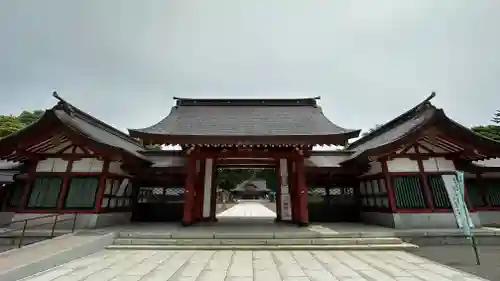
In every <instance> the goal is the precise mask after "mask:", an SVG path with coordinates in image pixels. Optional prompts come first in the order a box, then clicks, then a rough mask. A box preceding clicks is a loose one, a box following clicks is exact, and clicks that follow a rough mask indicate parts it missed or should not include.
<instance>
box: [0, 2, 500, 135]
mask: <svg viewBox="0 0 500 281" xmlns="http://www.w3.org/2000/svg"><path fill="white" fill-rule="evenodd" d="M499 15H500V1H498V0H489V1H488V0H484V1H482V0H448V1H447V0H440V1H436V0H414V1H410V0H408V1H403V0H387V1H384V0H373V1H352V0H349V1H346V0H329V1H326V0H325V1H314V0H282V1H278V0H260V1H259V0H253V1H251V0H247V1H238V0H226V1H223V0H220V1H218V0H210V1H201V0H200V1H190V0H177V1H167V0H164V1H161V0H158V1H152V0H149V1H146V0H143V1H137V0H106V1H103V0H86V1H68V0H44V1H34V0H1V1H0V93H1V98H2V99H1V101H0V114H17V113H19V112H20V111H21V110H22V109H28V110H33V109H39V108H48V107H51V106H52V105H53V104H54V103H55V100H54V99H53V98H52V96H51V93H52V91H53V90H54V89H56V90H57V91H58V92H59V93H60V95H61V96H62V97H64V98H65V99H67V100H68V101H70V102H72V103H73V104H75V105H76V106H78V107H79V108H81V109H83V110H85V111H87V112H89V113H91V114H92V115H94V116H96V117H98V118H100V119H102V120H103V121H105V122H108V123H109V124H111V125H114V126H116V127H117V128H119V129H121V130H125V129H126V128H141V127H146V126H149V125H151V124H152V123H155V122H157V121H159V120H160V119H161V118H163V117H164V116H166V115H167V114H168V113H169V111H170V108H171V106H172V104H173V101H172V97H173V96H180V97H237V98H242V97H275V98H279V97H282V98H285V97H314V96H321V101H320V102H321V105H322V107H323V110H324V113H325V115H326V116H327V117H328V118H330V119H331V120H332V121H333V122H334V123H337V124H338V125H340V126H343V127H347V128H358V129H367V128H369V127H372V126H373V125H375V124H377V123H383V122H385V121H387V120H389V119H391V118H393V117H395V116H397V115H399V114H400V113H402V112H403V111H405V110H406V109H408V108H410V107H412V106H413V105H415V104H416V103H418V102H419V101H421V100H423V99H425V98H426V97H427V96H428V95H429V94H430V93H431V92H432V91H436V92H437V97H436V98H435V99H434V103H435V104H436V105H437V106H438V107H442V108H444V109H445V111H446V113H447V114H448V115H449V116H450V117H452V118H454V119H456V120H457V121H459V122H461V123H463V124H464V125H467V126H470V125H476V124H484V123H488V122H489V119H490V118H491V116H492V114H493V113H494V111H495V110H496V109H498V108H500V92H499V90H500V16H499Z"/></svg>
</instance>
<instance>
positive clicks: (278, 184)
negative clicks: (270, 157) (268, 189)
mask: <svg viewBox="0 0 500 281" xmlns="http://www.w3.org/2000/svg"><path fill="white" fill-rule="evenodd" d="M276 162H277V164H276V169H275V171H276V177H277V180H276V198H275V199H276V221H281V220H282V216H281V185H282V184H283V183H282V179H281V165H280V162H279V160H277V161H276Z"/></svg>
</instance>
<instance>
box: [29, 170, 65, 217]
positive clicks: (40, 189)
mask: <svg viewBox="0 0 500 281" xmlns="http://www.w3.org/2000/svg"><path fill="white" fill-rule="evenodd" d="M61 185H62V178H61V177H45V176H42V177H37V178H36V179H35V180H34V181H33V184H32V185H31V190H30V195H29V200H28V206H27V207H28V208H48V209H49V208H57V201H58V199H59V193H60V191H61Z"/></svg>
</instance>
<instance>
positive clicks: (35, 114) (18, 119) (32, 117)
mask: <svg viewBox="0 0 500 281" xmlns="http://www.w3.org/2000/svg"><path fill="white" fill-rule="evenodd" d="M43 113H44V111H43V110H35V111H26V110H24V111H23V112H21V114H19V115H18V116H14V115H0V137H5V136H8V135H10V134H12V133H13V132H16V131H18V130H20V129H22V128H24V127H26V126H28V125H30V124H32V123H33V122H35V121H36V120H38V119H39V118H40V117H41V116H42V115H43Z"/></svg>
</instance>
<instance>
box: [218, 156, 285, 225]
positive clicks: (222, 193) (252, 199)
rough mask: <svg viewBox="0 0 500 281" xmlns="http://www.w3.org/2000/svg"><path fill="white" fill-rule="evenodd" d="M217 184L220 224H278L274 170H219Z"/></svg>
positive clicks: (232, 167) (264, 168)
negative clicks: (258, 222)
mask: <svg viewBox="0 0 500 281" xmlns="http://www.w3.org/2000/svg"><path fill="white" fill-rule="evenodd" d="M214 180H215V188H216V189H217V192H216V194H217V199H216V200H217V204H216V206H217V207H216V208H217V210H216V217H217V219H218V220H219V221H220V222H228V221H231V222H235V221H241V222H250V221H260V222H262V221H268V222H274V221H275V220H276V218H277V203H276V201H277V200H276V191H277V189H278V181H277V174H276V169H275V167H272V166H269V167H267V166H266V167H251V166H250V167H248V166H247V167H245V166H217V169H216V173H215V179H214Z"/></svg>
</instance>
